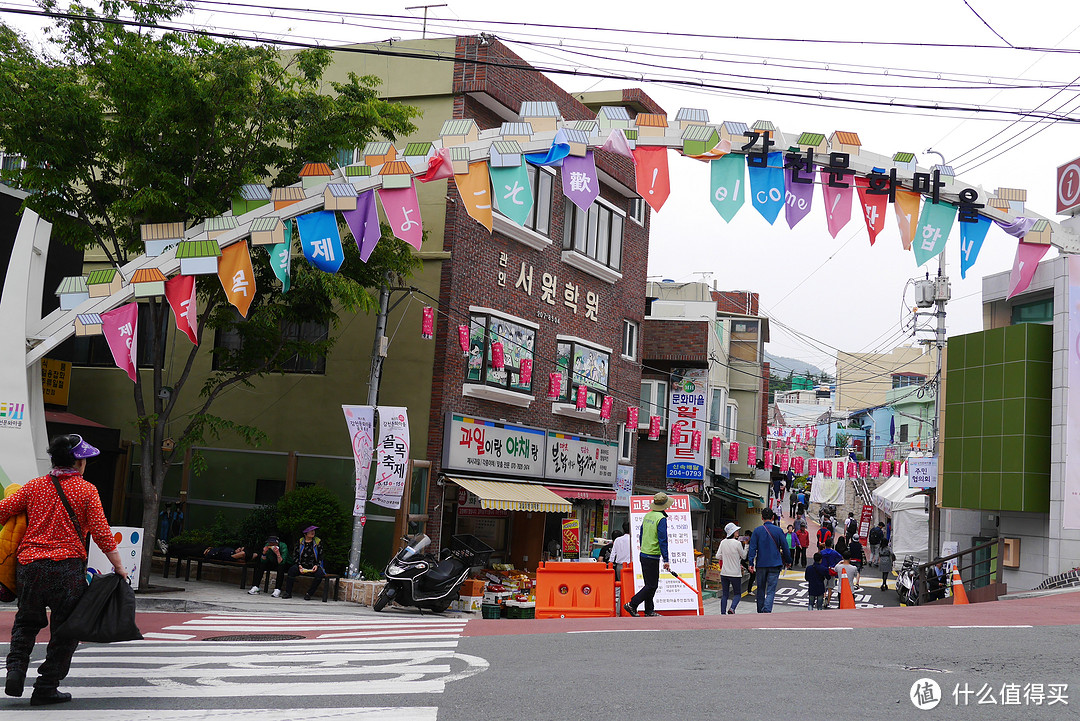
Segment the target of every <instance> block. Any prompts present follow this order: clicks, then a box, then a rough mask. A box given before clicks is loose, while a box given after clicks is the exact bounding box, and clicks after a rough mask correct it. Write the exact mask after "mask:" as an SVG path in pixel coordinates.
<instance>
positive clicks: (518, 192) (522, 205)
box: [488, 163, 533, 226]
mask: <svg viewBox="0 0 1080 721" xmlns="http://www.w3.org/2000/svg"><path fill="white" fill-rule="evenodd" d="M488 170H489V172H490V173H491V189H492V193H493V194H494V195H495V207H496V208H498V209H499V212H500V213H502V214H503V215H505V216H506V217H507V218H509V219H510V220H512V221H514V222H515V223H517V224H518V225H521V226H524V225H525V219H526V218H528V217H529V211H531V210H532V207H533V196H532V183H530V182H529V169H528V168H527V167H526V165H525V163H522V164H521V165H519V166H517V167H516V168H488Z"/></svg>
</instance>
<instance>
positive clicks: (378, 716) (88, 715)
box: [21, 706, 439, 721]
mask: <svg viewBox="0 0 1080 721" xmlns="http://www.w3.org/2000/svg"><path fill="white" fill-rule="evenodd" d="M61 710H62V709H56V708H54V709H49V710H33V709H29V710H26V711H22V712H21V713H23V714H25V715H26V716H27V717H28V718H42V719H44V718H56V715H57V713H58V712H59V711H61ZM438 715H439V709H438V708H436V707H434V706H403V707H379V706H361V707H356V708H305V709H303V711H302V713H298V710H297V709H277V708H274V709H239V708H230V709H185V710H176V709H154V710H153V711H151V712H147V711H127V710H115V709H111V710H98V711H86V710H79V711H78V717H79V719H80V721H146V719H147V718H153V719H154V721H195V720H200V721H201V720H204V719H205V720H208V721H216V720H218V719H220V720H221V721H229V720H230V719H247V718H251V719H258V720H259V721H295V719H296V718H297V717H298V716H302V717H303V719H304V721H337V720H339V719H348V721H436V719H437V718H438Z"/></svg>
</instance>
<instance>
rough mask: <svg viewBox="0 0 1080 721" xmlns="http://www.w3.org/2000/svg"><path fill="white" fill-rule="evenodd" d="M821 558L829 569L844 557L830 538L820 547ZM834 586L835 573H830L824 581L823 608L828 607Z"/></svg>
mask: <svg viewBox="0 0 1080 721" xmlns="http://www.w3.org/2000/svg"><path fill="white" fill-rule="evenodd" d="M821 560H822V561H823V562H824V563H825V566H826V567H828V568H830V569H835V568H836V565H837V564H838V563H840V562H841V561H843V560H844V557H843V556H841V555H840V554H839V553H837V552H836V551H835V550H834V549H833V547H832V539H831V538H830V539H829V540H828V541H826V542H825V548H823V549H821ZM835 588H836V574H835V573H833V574H830V576H829V578H827V579H826V582H825V608H828V607H829V604H830V603H831V602H832V594H833V589H835Z"/></svg>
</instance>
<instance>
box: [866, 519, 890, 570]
mask: <svg viewBox="0 0 1080 721" xmlns="http://www.w3.org/2000/svg"><path fill="white" fill-rule="evenodd" d="M884 540H885V522H884V521H879V522H878V524H877V525H876V526H874V527H873V528H871V529H870V533H869V534H868V535H867V537H866V542H867V544H869V546H870V565H871V566H876V565H878V563H879V561H878V547H879V546H881V542H882V541H884Z"/></svg>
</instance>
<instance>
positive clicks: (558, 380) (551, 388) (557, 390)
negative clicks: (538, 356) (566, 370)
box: [548, 373, 562, 401]
mask: <svg viewBox="0 0 1080 721" xmlns="http://www.w3.org/2000/svg"><path fill="white" fill-rule="evenodd" d="M560 395H562V373H549V374H548V400H549V401H557V400H559V396H560Z"/></svg>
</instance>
